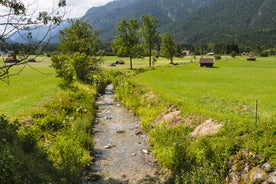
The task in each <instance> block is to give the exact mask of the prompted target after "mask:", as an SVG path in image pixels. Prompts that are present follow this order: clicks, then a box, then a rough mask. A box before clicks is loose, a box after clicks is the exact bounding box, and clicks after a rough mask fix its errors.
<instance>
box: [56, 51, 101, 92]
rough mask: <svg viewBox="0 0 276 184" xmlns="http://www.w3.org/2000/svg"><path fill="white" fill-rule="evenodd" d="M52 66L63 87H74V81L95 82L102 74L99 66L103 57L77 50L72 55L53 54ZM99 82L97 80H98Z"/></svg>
mask: <svg viewBox="0 0 276 184" xmlns="http://www.w3.org/2000/svg"><path fill="white" fill-rule="evenodd" d="M51 59H52V66H53V67H54V68H55V70H56V73H57V77H59V78H60V79H61V80H60V84H59V85H60V87H61V88H62V89H66V88H69V89H70V88H71V89H72V88H74V81H76V80H78V81H81V82H85V83H90V84H91V83H94V82H95V81H96V80H97V78H98V76H97V75H99V74H100V72H99V69H98V68H97V66H98V63H99V62H101V59H100V58H99V59H97V58H95V57H91V56H88V55H86V54H85V53H79V52H75V53H73V54H72V55H59V54H56V55H53V56H52V58H51ZM96 82H97V81H96Z"/></svg>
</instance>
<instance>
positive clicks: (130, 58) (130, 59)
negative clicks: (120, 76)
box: [129, 56, 132, 70]
mask: <svg viewBox="0 0 276 184" xmlns="http://www.w3.org/2000/svg"><path fill="white" fill-rule="evenodd" d="M129 61H130V62H129V63H130V69H131V70H132V57H131V56H130V57H129Z"/></svg>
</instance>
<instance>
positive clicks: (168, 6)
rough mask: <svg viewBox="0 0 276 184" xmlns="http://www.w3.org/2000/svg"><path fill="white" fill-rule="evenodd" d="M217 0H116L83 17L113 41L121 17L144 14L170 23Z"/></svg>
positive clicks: (107, 38) (105, 38)
mask: <svg viewBox="0 0 276 184" xmlns="http://www.w3.org/2000/svg"><path fill="white" fill-rule="evenodd" d="M214 1H215V0H173V1H172V0H115V1H113V2H110V3H108V4H106V5H105V6H101V7H93V8H91V9H89V10H88V11H87V12H86V14H85V15H84V16H83V17H82V18H81V19H82V20H84V21H88V22H89V23H90V24H91V25H92V26H93V28H94V29H97V30H100V31H101V33H102V40H104V41H107V42H109V41H111V40H112V39H113V37H114V34H115V32H116V29H115V28H116V24H117V23H118V22H119V21H120V20H121V18H126V19H130V18H137V19H139V18H141V16H142V15H151V16H157V17H158V19H159V22H160V24H161V28H162V27H164V25H167V24H170V23H171V22H174V21H176V20H178V19H180V18H183V17H184V16H185V15H187V14H189V13H191V12H194V11H195V10H198V9H199V8H200V7H204V6H206V5H208V4H210V3H212V2H214Z"/></svg>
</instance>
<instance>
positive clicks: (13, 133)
mask: <svg viewBox="0 0 276 184" xmlns="http://www.w3.org/2000/svg"><path fill="white" fill-rule="evenodd" d="M49 64H50V63H49V61H48V62H47V63H32V64H31V66H29V67H26V68H24V70H22V72H21V73H20V74H19V75H15V76H13V77H11V78H10V80H9V82H10V84H9V85H7V84H6V83H4V82H3V83H1V84H0V85H1V88H0V89H1V90H0V91H1V107H0V108H1V109H0V110H1V111H0V112H1V114H5V115H1V116H0V143H1V144H0V168H1V169H0V170H1V176H0V183H81V177H82V174H83V171H84V169H85V168H86V167H87V166H89V165H90V164H91V162H92V157H91V155H90V152H91V150H92V149H93V139H92V138H91V132H90V130H91V125H92V123H93V121H94V113H95V107H94V103H95V102H94V100H95V96H96V94H97V90H98V89H97V88H96V87H92V86H87V85H83V84H79V85H78V87H77V88H74V90H66V91H61V90H59V89H58V87H57V79H56V78H55V72H54V70H53V69H52V68H49ZM21 69H22V67H20V66H19V67H15V68H13V71H12V72H13V73H17V71H21ZM5 116H7V118H6V117H5ZM15 119H17V120H15Z"/></svg>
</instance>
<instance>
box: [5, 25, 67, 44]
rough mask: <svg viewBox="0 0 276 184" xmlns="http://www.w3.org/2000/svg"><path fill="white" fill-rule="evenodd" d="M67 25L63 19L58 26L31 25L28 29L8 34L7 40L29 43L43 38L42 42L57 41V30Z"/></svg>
mask: <svg viewBox="0 0 276 184" xmlns="http://www.w3.org/2000/svg"><path fill="white" fill-rule="evenodd" d="M69 25H70V23H69V22H68V21H66V20H65V21H63V22H62V23H61V24H60V25H58V26H54V25H52V26H39V27H36V26H32V27H30V28H29V29H26V30H21V31H19V32H16V33H14V34H12V35H9V42H18V43H30V42H39V41H41V40H43V41H44V42H49V43H58V42H59V38H58V35H59V31H60V30H63V29H65V28H66V27H68V26H69ZM29 33H31V37H32V39H30V40H28V39H27V37H28V34H29Z"/></svg>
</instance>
